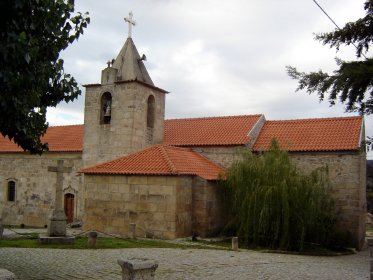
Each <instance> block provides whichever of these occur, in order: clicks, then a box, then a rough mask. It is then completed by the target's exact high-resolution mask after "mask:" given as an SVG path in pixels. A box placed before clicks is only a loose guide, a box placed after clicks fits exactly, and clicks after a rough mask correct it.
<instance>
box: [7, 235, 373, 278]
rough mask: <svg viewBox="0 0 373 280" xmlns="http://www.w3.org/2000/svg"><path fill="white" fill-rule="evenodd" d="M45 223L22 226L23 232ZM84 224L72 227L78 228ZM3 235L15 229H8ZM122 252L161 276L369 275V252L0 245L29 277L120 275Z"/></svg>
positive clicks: (19, 273)
mask: <svg viewBox="0 0 373 280" xmlns="http://www.w3.org/2000/svg"><path fill="white" fill-rule="evenodd" d="M44 231H45V229H40V230H35V229H22V230H21V229H17V230H16V232H18V233H23V234H25V233H28V232H44ZM79 232H80V231H79V230H71V229H70V230H69V234H74V235H75V234H78V233H79ZM4 235H8V236H9V235H15V232H14V231H11V230H6V231H4ZM118 258H148V259H151V260H156V261H158V263H159V268H158V269H157V271H156V279H158V280H160V279H213V280H220V279H221V280H223V279H224V280H225V279H235V280H236V279H237V280H240V279H281V280H282V279H285V280H286V279H305V280H306V279H312V280H313V279H330V280H334V279H338V280H339V279H341V280H342V279H346V280H348V279H356V280H360V279H369V253H368V250H367V249H366V250H363V251H362V252H359V253H358V254H355V255H348V256H339V257H311V256H297V255H284V254H268V253H258V252H254V251H246V250H245V251H239V252H233V251H220V250H198V249H185V250H181V249H115V250H112V249H104V250H62V249H23V248H0V268H5V269H8V270H10V271H12V272H14V273H15V274H16V275H17V277H18V279H19V280H26V279H27V280H28V279H40V280H41V279H43V280H47V279H56V280H67V279H116V280H120V279H121V271H120V266H119V265H118V264H117V259H118Z"/></svg>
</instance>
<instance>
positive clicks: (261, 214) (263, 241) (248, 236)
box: [221, 140, 335, 251]
mask: <svg viewBox="0 0 373 280" xmlns="http://www.w3.org/2000/svg"><path fill="white" fill-rule="evenodd" d="M242 158H243V159H242V161H238V162H235V163H234V164H233V165H232V166H231V167H230V168H229V169H228V171H227V174H226V175H225V179H224V180H221V183H222V184H223V185H224V186H225V189H226V191H227V196H226V197H227V198H228V203H229V205H230V207H229V208H230V209H231V219H230V223H229V225H228V227H232V226H234V227H235V229H236V232H237V234H238V236H239V237H240V239H243V240H244V242H245V243H246V244H247V245H251V246H266V247H270V248H274V249H281V250H292V251H301V250H302V248H303V244H304V242H306V241H307V242H314V243H318V244H328V243H329V242H330V238H331V236H333V232H334V228H335V218H334V214H333V213H334V204H333V200H332V198H331V196H330V184H329V180H328V170H327V167H323V168H319V169H316V170H314V171H313V172H311V174H309V175H305V174H302V173H301V172H300V171H299V170H298V169H297V168H296V167H295V165H294V164H292V163H291V161H290V159H289V156H288V153H287V152H286V151H283V150H281V149H280V148H279V146H278V144H277V142H276V141H275V140H273V141H272V145H271V148H270V150H269V151H268V152H264V153H263V154H260V155H253V154H251V153H250V152H247V153H244V154H243V155H242Z"/></svg>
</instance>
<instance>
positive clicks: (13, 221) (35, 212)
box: [0, 15, 366, 249]
mask: <svg viewBox="0 0 373 280" xmlns="http://www.w3.org/2000/svg"><path fill="white" fill-rule="evenodd" d="M127 21H130V22H131V15H130V17H129V18H128V19H127ZM130 26H131V24H130ZM144 59H145V57H144V56H140V55H139V53H138V51H137V49H136V46H135V44H134V42H133V40H132V38H131V34H130V32H129V36H128V38H127V40H126V41H125V43H124V46H123V47H122V49H121V50H120V52H119V54H118V56H117V57H116V59H115V60H113V61H111V62H110V63H108V66H107V67H106V68H105V69H103V70H102V74H101V82H100V83H97V84H87V85H85V88H86V96H85V109H84V124H83V125H70V126H55V127H49V128H48V130H47V133H46V134H45V136H44V137H43V139H42V141H43V142H47V143H48V144H49V151H48V152H45V153H43V155H41V156H39V155H30V154H28V153H26V152H24V151H23V150H22V149H21V148H19V147H18V146H17V145H16V144H14V143H13V142H12V141H10V140H9V139H8V138H1V139H0V213H1V217H2V220H3V223H4V224H9V225H20V224H25V225H27V226H38V227H44V226H45V225H47V223H48V216H49V215H50V213H51V210H52V209H53V207H54V198H55V182H56V173H55V172H49V171H48V169H49V167H51V166H56V165H57V160H60V159H63V160H64V166H67V167H71V171H70V172H65V173H64V175H63V205H64V208H65V213H66V216H67V221H68V223H71V222H75V221H80V222H82V225H83V229H84V230H99V231H102V232H106V233H113V234H120V235H122V236H127V235H128V234H129V227H130V225H134V224H135V225H136V234H137V236H140V237H150V238H152V237H154V238H162V239H173V238H178V237H187V236H192V235H196V236H201V237H207V236H214V235H218V234H219V233H220V232H221V230H222V228H223V227H224V225H225V222H226V220H225V213H226V211H225V206H224V205H225V204H224V203H223V197H222V194H221V191H220V189H219V188H220V187H219V186H218V185H217V184H216V182H217V180H218V179H219V178H220V177H219V176H220V174H222V173H223V172H224V170H225V169H226V168H227V167H229V166H230V165H231V164H232V162H234V161H235V160H239V154H240V152H241V151H243V150H249V151H252V152H254V153H257V152H262V151H266V150H268V148H269V146H270V142H271V140H272V139H273V138H276V139H277V141H278V142H279V144H280V146H281V147H282V148H283V149H286V150H287V151H289V154H290V157H291V159H292V160H293V162H294V163H295V164H296V165H297V166H298V167H299V168H301V169H302V170H304V171H305V172H309V171H310V170H313V169H315V168H316V167H320V166H324V165H327V166H328V167H329V172H330V173H329V176H330V179H331V181H332V183H333V186H334V189H333V192H334V197H335V201H336V206H337V208H338V211H339V218H338V226H339V228H340V229H342V230H343V231H345V232H347V233H348V234H349V235H350V236H351V244H350V245H352V246H354V247H356V248H358V249H360V248H361V247H362V245H363V243H364V237H365V212H366V198H365V188H366V186H365V162H366V154H365V152H364V145H363V141H364V140H365V134H364V133H365V132H364V120H363V118H362V117H339V118H319V119H298V120H280V121H276V120H266V118H265V116H264V115H239V116H218V117H205V118H188V119H169V120H165V98H166V95H167V94H168V92H167V91H166V90H163V89H161V88H159V87H157V86H156V85H155V84H154V83H153V81H152V79H151V78H150V75H149V73H148V72H147V69H146V67H145V65H144Z"/></svg>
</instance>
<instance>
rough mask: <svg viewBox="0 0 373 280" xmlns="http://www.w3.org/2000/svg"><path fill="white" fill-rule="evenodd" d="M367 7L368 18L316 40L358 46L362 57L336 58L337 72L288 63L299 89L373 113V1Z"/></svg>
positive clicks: (349, 109)
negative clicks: (308, 69) (371, 50)
mask: <svg viewBox="0 0 373 280" xmlns="http://www.w3.org/2000/svg"><path fill="white" fill-rule="evenodd" d="M364 9H365V10H366V16H365V17H363V18H360V19H358V20H357V21H355V22H350V23H347V24H346V25H345V26H344V27H343V28H341V29H336V30H335V31H334V32H330V33H322V34H317V35H316V36H315V39H316V40H318V41H321V42H322V43H323V44H324V45H326V44H328V45H330V47H335V48H336V49H337V51H338V50H339V48H340V46H341V45H354V46H355V47H356V57H357V58H359V59H358V60H356V61H343V60H340V59H338V58H336V62H337V65H338V67H339V68H338V69H337V70H335V71H334V74H333V75H329V74H328V73H325V72H323V71H321V70H319V71H318V72H311V73H304V72H298V71H297V69H296V68H295V67H291V66H287V72H288V74H289V75H290V76H291V77H292V78H293V79H296V80H298V88H297V91H298V90H303V89H306V90H307V92H308V93H317V94H318V96H319V99H320V100H324V98H325V96H328V100H329V103H330V104H331V105H334V104H335V102H336V101H340V102H341V103H343V104H345V108H346V111H347V112H359V113H360V114H372V113H373V58H372V57H368V50H369V47H370V46H371V44H372V40H373V0H367V1H366V2H365V4H364Z"/></svg>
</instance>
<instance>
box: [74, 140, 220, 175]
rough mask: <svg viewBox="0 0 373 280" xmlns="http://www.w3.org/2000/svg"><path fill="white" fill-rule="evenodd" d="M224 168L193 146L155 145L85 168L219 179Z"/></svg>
mask: <svg viewBox="0 0 373 280" xmlns="http://www.w3.org/2000/svg"><path fill="white" fill-rule="evenodd" d="M223 171H224V170H223V169H222V168H221V167H220V166H218V165H216V164H215V163H213V162H211V161H210V160H208V159H206V158H205V157H203V156H201V155H200V154H198V153H196V152H195V151H193V150H192V149H190V148H180V147H174V146H168V145H155V146H151V147H150V148H147V149H145V150H142V151H140V152H136V153H133V154H130V155H128V156H124V157H121V158H118V159H115V160H112V161H108V162H105V163H102V164H99V165H96V166H93V167H88V168H85V169H82V170H81V171H80V172H82V173H85V174H122V175H197V176H200V177H201V178H204V179H206V180H216V179H218V178H219V174H220V173H221V172H223Z"/></svg>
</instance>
